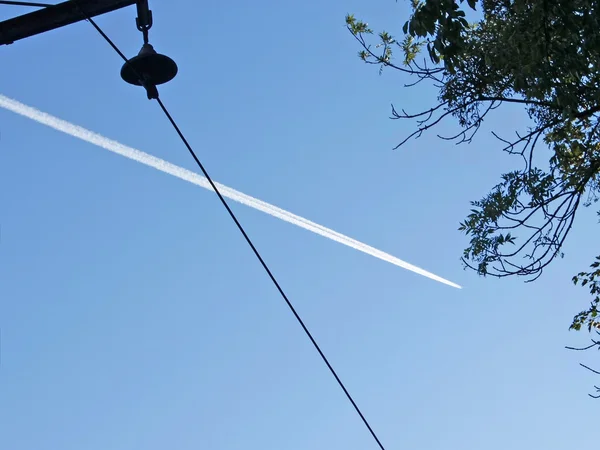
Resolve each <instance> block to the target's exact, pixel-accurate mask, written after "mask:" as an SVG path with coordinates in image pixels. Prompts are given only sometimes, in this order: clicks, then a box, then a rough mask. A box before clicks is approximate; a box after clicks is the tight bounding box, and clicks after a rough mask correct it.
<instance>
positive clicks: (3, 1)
mask: <svg viewBox="0 0 600 450" xmlns="http://www.w3.org/2000/svg"><path fill="white" fill-rule="evenodd" d="M0 5H10V6H31V7H33V8H47V7H48V6H55V5H52V4H50V3H33V2H12V1H8V0H0Z"/></svg>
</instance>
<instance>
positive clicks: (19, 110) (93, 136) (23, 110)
mask: <svg viewBox="0 0 600 450" xmlns="http://www.w3.org/2000/svg"><path fill="white" fill-rule="evenodd" d="M0 107H1V108H4V109H7V110H9V111H12V112H14V113H16V114H19V115H21V116H24V117H27V118H28V119H31V120H33V121H35V122H38V123H41V124H43V125H46V126H48V127H50V128H54V129H55V130H58V131H62V132H63V133H66V134H68V135H70V136H73V137H76V138H79V139H81V140H83V141H86V142H89V143H90V144H94V145H97V146H98V147H101V148H103V149H105V150H108V151H111V152H113V153H116V154H118V155H121V156H124V157H125V158H129V159H132V160H134V161H137V162H139V163H142V164H145V165H146V166H149V167H153V168H155V169H157V170H160V171H161V172H165V173H168V174H169V175H173V176H174V177H177V178H180V179H182V180H184V181H188V182H190V183H193V184H195V185H197V186H200V187H203V188H204V189H208V190H210V191H213V189H212V187H211V186H210V183H209V182H208V180H207V179H206V178H205V177H203V176H200V175H198V174H197V173H194V172H192V171H190V170H187V169H184V168H183V167H179V166H176V165H175V164H171V163H170V162H168V161H165V160H164V159H160V158H157V157H155V156H152V155H150V154H148V153H144V152H142V151H140V150H137V149H135V148H132V147H128V146H126V145H123V144H121V143H119V142H117V141H113V140H112V139H109V138H106V137H104V136H101V135H99V134H97V133H94V132H92V131H89V130H86V129H85V128H82V127H80V126H78V125H74V124H72V123H70V122H67V121H65V120H62V119H59V118H58V117H54V116H51V115H50V114H47V113H45V112H43V111H40V110H38V109H35V108H32V107H31V106H27V105H24V104H23V103H20V102H18V101H16V100H13V99H11V98H8V97H5V96H4V95H2V94H0ZM215 184H216V186H217V188H218V189H219V191H220V192H221V194H223V196H224V197H227V198H229V199H231V200H234V201H236V202H239V203H242V204H244V205H246V206H249V207H251V208H254V209H257V210H259V211H262V212H264V213H266V214H269V215H271V216H273V217H277V218H278V219H281V220H284V221H286V222H288V223H291V224H293V225H296V226H298V227H300V228H304V229H305V230H308V231H312V232H313V233H316V234H319V235H321V236H323V237H326V238H328V239H331V240H333V241H336V242H339V243H340V244H344V245H347V246H348V247H351V248H353V249H355V250H359V251H361V252H363V253H366V254H368V255H371V256H374V257H375V258H379V259H381V260H383V261H386V262H389V263H391V264H394V265H396V266H399V267H402V268H403V269H407V270H410V271H412V272H415V273H417V274H419V275H423V276H424V277H427V278H430V279H432V280H435V281H439V282H440V283H444V284H447V285H448V286H452V287H455V288H458V289H461V286H459V285H458V284H456V283H453V282H452V281H448V280H446V279H444V278H442V277H439V276H437V275H435V274H433V273H431V272H427V271H426V270H424V269H421V268H420V267H417V266H414V265H412V264H409V263H407V262H406V261H403V260H401V259H399V258H396V257H395V256H392V255H390V254H389V253H385V252H382V251H381V250H378V249H376V248H374V247H371V246H369V245H367V244H364V243H362V242H360V241H357V240H355V239H352V238H350V237H348V236H345V235H343V234H340V233H338V232H337V231H334V230H331V229H329V228H326V227H324V226H322V225H319V224H318V223H315V222H311V221H310V220H308V219H305V218H304V217H300V216H297V215H295V214H292V213H291V212H289V211H286V210H284V209H281V208H278V207H277V206H274V205H271V204H269V203H266V202H263V201H262V200H259V199H257V198H254V197H251V196H249V195H246V194H244V193H242V192H239V191H236V190H234V189H232V188H230V187H227V186H224V185H222V184H220V183H215Z"/></svg>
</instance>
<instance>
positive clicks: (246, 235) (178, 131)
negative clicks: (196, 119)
mask: <svg viewBox="0 0 600 450" xmlns="http://www.w3.org/2000/svg"><path fill="white" fill-rule="evenodd" d="M87 20H88V21H89V22H90V23H91V24H92V26H93V27H94V28H95V29H96V30H97V31H98V32H99V33H100V35H101V36H102V37H103V38H104V39H105V40H106V41H107V42H108V43H109V44H110V46H111V47H112V48H113V49H114V50H115V51H116V52H117V53H118V54H119V56H121V58H123V59H124V60H125V62H129V60H128V59H127V57H125V55H123V53H122V52H121V51H120V50H119V48H118V47H117V46H116V45H115V44H114V43H113V42H112V40H111V39H110V38H109V37H108V36H107V35H106V34H105V33H104V32H103V31H102V30H101V29H100V27H99V26H98V25H97V24H96V23H95V22H94V21H93V20H92V19H91V18H90V17H88V18H87ZM137 75H138V77H139V78H140V79H142V77H141V76H140V75H139V74H137ZM156 101H157V102H158V104H159V106H160V108H161V109H162V111H163V113H164V114H165V116H166V117H167V119H168V120H169V122H171V125H172V126H173V128H174V129H175V131H176V132H177V134H178V135H179V138H180V139H181V141H182V142H183V144H184V145H185V146H186V148H187V150H188V152H189V153H190V155H191V156H192V158H194V161H196V164H197V165H198V167H199V168H200V170H201V171H202V173H203V174H204V176H205V177H206V179H207V180H208V182H209V183H210V185H211V187H212V188H213V190H214V191H215V193H216V194H217V196H218V197H219V200H221V203H222V204H223V206H224V207H225V209H226V210H227V212H228V213H229V216H230V217H231V219H232V220H233V221H234V222H235V224H236V226H237V227H238V229H239V230H240V232H241V233H242V235H243V236H244V239H246V242H247V243H248V245H249V246H250V248H251V249H252V251H253V252H254V255H255V256H256V258H257V259H258V260H259V262H260V264H261V265H262V266H263V268H264V269H265V272H267V275H268V276H269V278H270V279H271V281H272V282H273V284H274V285H275V287H276V288H277V290H278V291H279V294H280V295H281V296H282V297H283V299H284V300H285V302H286V304H287V306H288V307H289V309H290V310H291V311H292V314H293V315H294V317H295V318H296V320H297V321H298V323H299V324H300V326H301V327H302V329H303V330H304V333H306V335H307V336H308V338H309V339H310V341H311V342H312V344H313V346H314V347H315V349H316V350H317V352H318V353H319V355H320V356H321V358H322V359H323V361H324V362H325V364H326V365H327V368H328V369H329V371H330V372H331V374H332V375H333V377H334V378H335V380H336V381H337V383H338V384H339V386H340V387H341V388H342V390H343V391H344V394H346V397H347V398H348V400H350V403H352V406H353V407H354V409H355V410H356V412H357V413H358V415H359V416H360V418H361V419H362V421H363V423H364V424H365V426H366V427H367V429H368V430H369V432H370V433H371V436H373V439H375V441H376V442H377V445H379V448H380V449H381V450H385V447H384V446H383V444H382V443H381V441H380V440H379V438H378V437H377V435H376V434H375V432H374V431H373V428H371V425H370V424H369V422H368V421H367V419H366V418H365V416H364V415H363V413H362V411H361V410H360V408H359V407H358V405H357V404H356V402H355V401H354V399H353V398H352V395H350V392H348V389H346V386H345V385H344V383H343V382H342V380H341V379H340V377H339V376H338V374H337V372H336V371H335V369H334V368H333V366H332V365H331V363H330V362H329V360H328V359H327V357H326V356H325V354H324V353H323V351H322V350H321V347H319V344H317V341H316V340H315V338H314V337H313V335H312V333H311V332H310V331H309V329H308V328H307V326H306V325H305V324H304V321H303V320H302V318H301V317H300V315H299V314H298V312H297V311H296V308H294V305H293V304H292V302H291V301H290V300H289V298H288V296H287V295H286V294H285V292H284V291H283V288H282V287H281V286H280V284H279V282H278V281H277V279H276V278H275V275H273V272H271V269H269V266H268V265H267V263H266V262H265V260H264V259H263V257H262V256H261V255H260V253H259V251H258V250H257V249H256V247H255V246H254V243H253V242H252V240H251V239H250V237H249V236H248V233H246V230H245V229H244V227H243V226H242V224H241V223H240V221H239V220H238V218H237V217H236V215H235V214H234V212H233V211H232V210H231V207H230V206H229V204H228V203H227V200H225V198H224V197H223V195H222V194H221V192H220V191H219V188H218V187H217V185H216V184H215V183H214V181H213V180H212V178H211V177H210V175H209V174H208V171H207V170H206V169H205V168H204V165H203V164H202V162H200V159H199V158H198V157H197V156H196V153H195V152H194V150H193V149H192V146H191V145H190V144H189V143H188V141H187V139H186V138H185V136H184V135H183V133H182V132H181V130H180V129H179V126H178V125H177V123H176V122H175V120H174V119H173V117H172V116H171V114H170V113H169V111H168V110H167V108H166V106H165V105H164V103H163V102H162V100H161V99H160V98H159V97H158V96H157V97H156Z"/></svg>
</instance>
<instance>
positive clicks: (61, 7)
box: [0, 0, 136, 45]
mask: <svg viewBox="0 0 600 450" xmlns="http://www.w3.org/2000/svg"><path fill="white" fill-rule="evenodd" d="M134 3H136V0H76V1H73V0H68V1H66V2H62V3H59V4H57V5H52V6H48V7H46V8H44V9H40V10H38V11H34V12H31V13H29V14H24V15H22V16H18V17H14V18H12V19H8V20H5V21H3V22H0V45H6V44H12V43H13V42H15V41H18V40H19V39H24V38H27V37H30V36H34V35H36V34H40V33H45V32H46V31H50V30H54V29H56V28H60V27H63V26H65V25H69V24H72V23H75V22H79V21H81V20H85V19H86V16H87V17H95V16H99V15H102V14H106V13H109V12H111V11H115V10H117V9H121V8H124V7H126V6H130V5H133V4H134ZM82 10H83V11H84V12H85V16H84V15H83V14H82V13H81V11H82Z"/></svg>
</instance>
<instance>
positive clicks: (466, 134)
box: [346, 0, 600, 330]
mask: <svg viewBox="0 0 600 450" xmlns="http://www.w3.org/2000/svg"><path fill="white" fill-rule="evenodd" d="M411 6H412V14H411V16H410V18H409V19H408V20H407V21H406V22H405V23H404V26H403V27H402V35H403V37H402V38H401V39H396V38H395V37H394V36H393V35H391V34H390V33H388V32H385V31H383V32H380V33H379V34H378V35H377V38H375V36H374V33H373V31H372V30H371V28H369V26H368V25H367V24H366V23H365V22H362V21H361V20H358V19H356V18H355V17H354V16H353V15H348V16H347V17H346V25H347V28H348V30H349V31H350V33H351V34H352V35H353V36H354V37H355V38H356V40H357V41H358V43H359V44H360V46H361V51H360V52H359V56H360V58H361V59H362V60H363V61H365V62H366V63H368V64H374V65H378V66H379V68H380V71H381V70H383V69H384V68H389V69H394V70H397V71H400V72H403V73H405V74H407V75H409V76H412V77H413V78H414V79H415V81H414V82H412V83H409V84H406V85H405V87H410V86H414V85H416V84H418V83H421V82H431V83H432V84H433V85H434V86H435V87H436V88H437V89H438V90H439V92H438V102H437V104H436V105H434V106H432V107H431V108H429V109H426V110H424V111H421V112H417V113H410V114H409V113H407V112H406V111H404V110H401V111H398V110H396V109H395V108H394V107H392V118H394V119H412V120H415V121H416V130H415V131H414V132H413V133H411V134H410V135H409V136H407V137H406V138H405V139H403V140H402V141H401V142H400V143H399V144H398V146H397V147H400V146H401V145H403V144H404V143H406V142H407V141H408V140H409V139H411V138H413V137H417V138H418V137H419V136H421V135H422V134H423V133H424V132H427V131H428V130H430V129H431V128H432V127H434V126H435V125H437V124H439V123H440V122H442V121H443V120H445V119H448V118H453V119H455V120H456V122H457V124H458V127H459V131H458V133H456V134H455V135H453V136H445V137H442V138H443V139H446V140H450V141H454V142H456V143H464V142H467V143H468V142H471V141H472V139H473V137H474V136H475V135H476V133H477V132H478V130H479V129H480V126H481V124H482V122H483V120H484V119H485V117H486V116H487V115H488V114H489V112H490V111H492V110H494V109H496V108H499V107H502V106H503V105H505V104H507V103H513V104H514V103H517V104H521V105H522V106H523V108H524V109H525V111H526V112H527V114H528V116H529V118H530V121H531V124H530V126H529V127H528V129H527V130H526V131H525V132H521V133H519V132H516V134H515V137H514V138H504V137H501V136H499V135H497V134H495V133H494V135H495V136H496V137H497V138H498V140H499V142H500V144H501V147H502V148H503V150H504V151H506V152H508V153H510V154H512V155H516V156H517V158H518V160H519V161H520V162H519V164H518V165H517V167H516V168H515V170H512V171H510V172H508V173H505V174H502V176H501V181H500V183H498V184H497V185H496V186H494V187H493V188H492V189H491V191H490V192H489V193H488V194H487V195H486V196H484V197H483V198H482V199H481V200H479V201H475V202H472V206H473V209H472V210H471V213H470V214H469V215H468V216H467V218H466V219H465V220H464V221H463V222H462V223H461V224H460V228H459V229H460V230H462V231H463V232H464V233H465V234H466V235H468V236H469V237H470V244H469V247H468V248H467V249H466V250H465V251H464V254H463V258H462V260H463V262H464V264H465V266H466V267H469V268H472V269H474V270H476V271H477V272H478V273H479V274H481V275H490V276H496V277H505V276H512V275H517V276H524V277H525V278H526V279H527V281H533V280H535V279H537V278H538V277H539V276H540V275H541V274H542V272H543V269H544V268H545V267H546V266H548V264H550V263H551V262H552V261H553V260H554V259H555V258H556V257H562V256H563V253H562V249H563V245H564V243H565V240H566V238H567V236H568V234H569V232H570V230H571V228H572V226H573V223H574V220H575V216H576V213H577V211H578V209H579V208H580V207H581V206H582V205H584V206H590V205H592V204H593V203H595V202H597V201H598V199H599V198H600V121H599V119H600V117H599V113H600V31H599V30H600V0H467V1H464V0H411ZM477 8H478V9H477ZM474 11H477V12H474ZM467 13H469V14H470V15H471V14H478V17H479V19H478V20H476V21H472V22H469V21H468V19H467ZM373 38H375V39H376V40H377V41H376V43H375V44H373V43H372V42H371V41H372V39H373ZM425 49H426V50H427V52H426V53H425V52H424V50H425ZM397 52H400V55H401V60H400V61H399V62H397V61H396V53H397ZM421 56H422V62H418V60H419V59H420V57H421ZM540 147H541V150H543V151H547V150H549V154H550V157H549V159H548V161H547V164H545V165H544V167H538V166H537V165H536V163H534V161H537V160H538V159H539V158H535V156H537V155H538V154H539V152H540ZM599 214H600V212H599ZM599 261H600V260H596V262H594V263H593V264H592V266H591V270H590V271H588V272H581V273H580V274H578V275H577V276H576V277H574V279H573V281H574V282H575V284H581V285H582V286H588V287H589V289H590V293H591V294H592V297H593V301H592V304H591V306H590V308H589V309H587V310H585V311H582V312H581V313H580V314H578V315H577V316H576V317H575V318H574V320H573V323H572V325H571V328H573V329H580V328H581V327H582V326H585V327H587V328H588V329H590V330H591V329H592V328H598V329H600V319H599V318H597V314H598V312H597V307H598V303H599V302H600V298H599V295H600V269H599V266H600V262H599Z"/></svg>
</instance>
